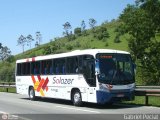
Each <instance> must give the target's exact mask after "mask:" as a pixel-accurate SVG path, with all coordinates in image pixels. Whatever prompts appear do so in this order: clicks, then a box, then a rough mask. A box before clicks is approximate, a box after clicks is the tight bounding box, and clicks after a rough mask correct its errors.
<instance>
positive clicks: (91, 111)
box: [56, 106, 100, 114]
mask: <svg viewBox="0 0 160 120" xmlns="http://www.w3.org/2000/svg"><path fill="white" fill-rule="evenodd" d="M56 107H57V108H63V109H69V110H77V111H83V112H90V113H97V114H100V112H98V111H93V110H84V109H78V108H68V107H64V106H56Z"/></svg>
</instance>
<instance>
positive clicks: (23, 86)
mask: <svg viewBox="0 0 160 120" xmlns="http://www.w3.org/2000/svg"><path fill="white" fill-rule="evenodd" d="M29 85H31V86H33V83H32V82H31V78H30V76H16V91H17V93H19V94H23V95H28V89H29Z"/></svg>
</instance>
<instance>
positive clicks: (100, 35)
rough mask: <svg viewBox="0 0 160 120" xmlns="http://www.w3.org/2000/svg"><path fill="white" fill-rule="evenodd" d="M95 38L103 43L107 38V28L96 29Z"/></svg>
mask: <svg viewBox="0 0 160 120" xmlns="http://www.w3.org/2000/svg"><path fill="white" fill-rule="evenodd" d="M95 37H96V38H97V39H99V40H104V41H105V40H106V39H107V38H109V33H108V31H107V28H106V27H105V26H101V27H99V28H97V30H96V32H95Z"/></svg>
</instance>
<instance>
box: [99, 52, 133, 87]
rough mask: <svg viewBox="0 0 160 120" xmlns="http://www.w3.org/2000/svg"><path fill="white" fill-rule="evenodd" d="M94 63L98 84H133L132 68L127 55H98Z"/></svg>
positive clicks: (129, 57)
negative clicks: (97, 71)
mask: <svg viewBox="0 0 160 120" xmlns="http://www.w3.org/2000/svg"><path fill="white" fill-rule="evenodd" d="M96 62H97V63H96V67H97V68H96V69H98V70H99V73H98V81H99V82H100V83H105V84H111V85H125V84H131V83H134V81H135V78H134V68H133V63H132V60H131V56H130V55H129V54H119V53H114V54H108V53H98V54H97V56H96Z"/></svg>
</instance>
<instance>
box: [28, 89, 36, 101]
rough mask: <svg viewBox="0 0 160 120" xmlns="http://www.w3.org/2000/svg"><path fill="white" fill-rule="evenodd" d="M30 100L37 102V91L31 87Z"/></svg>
mask: <svg viewBox="0 0 160 120" xmlns="http://www.w3.org/2000/svg"><path fill="white" fill-rule="evenodd" d="M29 99H30V100H35V99H36V96H35V91H34V88H33V87H30V88H29Z"/></svg>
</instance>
